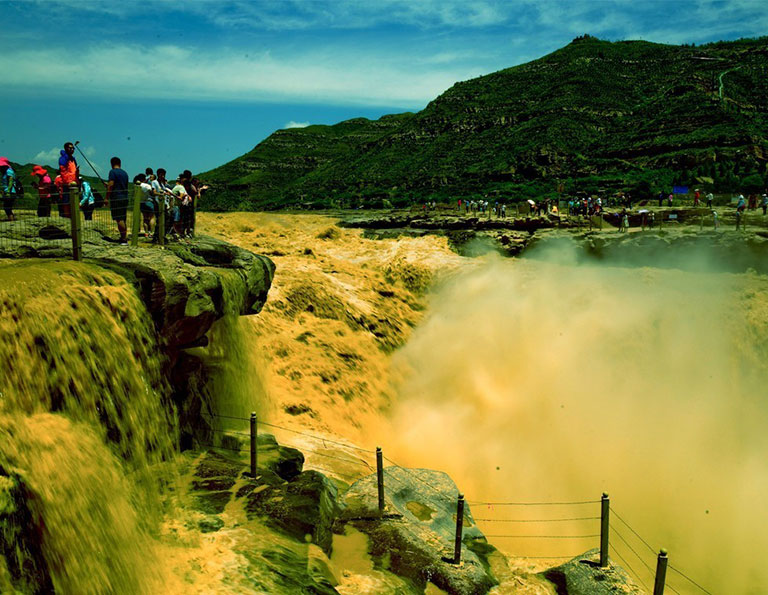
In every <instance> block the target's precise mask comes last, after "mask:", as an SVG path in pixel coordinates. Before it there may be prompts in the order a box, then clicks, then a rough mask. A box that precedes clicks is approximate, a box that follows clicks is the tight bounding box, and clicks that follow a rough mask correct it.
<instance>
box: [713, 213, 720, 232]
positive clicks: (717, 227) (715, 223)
mask: <svg viewBox="0 0 768 595" xmlns="http://www.w3.org/2000/svg"><path fill="white" fill-rule="evenodd" d="M712 220H713V222H714V225H715V231H717V230H718V229H719V228H720V218H719V217H718V215H717V211H712Z"/></svg>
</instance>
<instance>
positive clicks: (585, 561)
mask: <svg viewBox="0 0 768 595" xmlns="http://www.w3.org/2000/svg"><path fill="white" fill-rule="evenodd" d="M541 576H543V577H544V578H546V579H547V580H548V581H550V582H551V583H553V584H554V585H555V588H556V589H557V594H558V595H604V594H605V595H608V594H610V593H627V594H638V595H640V594H642V593H643V592H644V591H643V590H642V589H640V588H639V587H638V586H637V585H635V584H634V583H633V582H632V579H630V577H629V575H628V574H627V573H626V572H625V571H624V569H623V568H621V567H620V566H616V565H615V564H609V565H608V566H606V567H605V568H600V550H597V549H594V550H590V551H588V552H586V553H584V554H582V555H581V556H579V557H577V558H574V559H573V560H570V561H569V562H566V563H565V564H563V565H561V566H558V567H556V568H550V569H549V570H547V571H545V572H542V573H541Z"/></svg>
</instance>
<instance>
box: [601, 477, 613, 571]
mask: <svg viewBox="0 0 768 595" xmlns="http://www.w3.org/2000/svg"><path fill="white" fill-rule="evenodd" d="M610 514H611V499H610V498H609V497H608V494H606V493H605V492H603V497H602V499H601V500H600V567H601V568H605V567H606V566H608V533H609V531H610Z"/></svg>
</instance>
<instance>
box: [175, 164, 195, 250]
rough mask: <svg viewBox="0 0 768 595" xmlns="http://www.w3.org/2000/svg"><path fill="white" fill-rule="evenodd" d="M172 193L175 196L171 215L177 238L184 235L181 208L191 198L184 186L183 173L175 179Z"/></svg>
mask: <svg viewBox="0 0 768 595" xmlns="http://www.w3.org/2000/svg"><path fill="white" fill-rule="evenodd" d="M173 194H174V196H175V197H176V198H175V200H174V205H173V208H172V209H171V211H172V216H173V229H174V231H175V232H176V233H177V234H178V236H179V238H183V237H184V227H183V225H184V224H183V223H182V209H183V207H184V206H185V205H186V204H188V203H189V201H190V200H191V198H190V196H189V194H187V189H186V187H185V186H184V174H180V175H179V177H178V179H177V180H176V185H175V186H174V187H173Z"/></svg>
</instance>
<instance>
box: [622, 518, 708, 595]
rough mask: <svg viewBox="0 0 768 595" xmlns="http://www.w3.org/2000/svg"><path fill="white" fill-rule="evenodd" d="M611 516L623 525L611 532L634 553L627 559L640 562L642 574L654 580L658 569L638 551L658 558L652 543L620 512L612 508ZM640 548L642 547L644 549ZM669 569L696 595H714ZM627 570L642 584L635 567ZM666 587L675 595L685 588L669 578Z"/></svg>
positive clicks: (628, 565) (683, 574) (671, 567)
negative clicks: (702, 594)
mask: <svg viewBox="0 0 768 595" xmlns="http://www.w3.org/2000/svg"><path fill="white" fill-rule="evenodd" d="M611 514H612V515H613V516H615V517H616V518H617V519H618V520H619V521H620V522H621V525H622V527H621V529H620V528H619V527H617V526H615V525H612V526H611V532H612V533H613V534H615V535H616V536H617V537H618V538H619V541H620V542H621V544H622V546H623V547H626V549H627V550H629V551H630V552H631V553H632V557H630V556H627V557H630V558H631V559H636V560H639V561H640V564H641V566H642V568H643V569H644V571H643V572H642V574H644V575H646V576H650V577H651V578H653V577H654V576H655V574H656V573H657V572H658V568H657V570H654V569H653V567H652V566H651V564H649V563H648V561H647V558H648V556H647V554H646V555H645V556H646V557H644V556H643V555H641V553H639V552H638V550H641V551H644V550H647V551H648V552H650V555H651V556H652V557H653V558H654V559H655V558H656V550H655V549H654V548H653V547H652V546H651V545H650V543H648V540H647V539H645V538H644V537H643V536H642V535H640V533H639V532H638V531H636V530H635V529H634V528H633V527H632V526H631V525H630V524H629V523H628V522H627V521H626V520H625V519H624V517H623V516H621V515H620V514H619V513H618V512H616V510H615V509H614V508H613V507H612V508H611ZM625 529H626V530H628V531H629V534H625V533H624V530H625ZM630 535H631V536H630ZM633 540H634V544H633ZM640 546H642V548H641V547H640ZM643 548H644V549H643ZM625 553H626V552H625ZM667 567H668V568H669V569H670V570H672V571H673V572H675V573H676V574H678V575H679V576H680V577H682V578H684V579H685V580H686V581H688V583H689V584H690V586H692V587H694V588H695V590H694V591H693V592H695V593H705V594H707V595H712V593H711V592H710V591H708V590H707V589H706V588H704V587H703V586H702V585H701V584H699V583H697V582H696V581H694V580H693V579H692V578H690V577H689V576H688V575H686V574H685V573H683V572H682V571H681V570H679V569H678V568H675V567H674V566H672V565H671V564H668V565H667ZM627 570H629V571H631V572H632V574H634V575H635V576H636V577H638V579H639V580H640V581H641V583H642V579H640V578H639V577H640V575H641V572H638V571H637V570H636V569H635V567H633V566H632V565H631V564H629V563H627ZM666 587H667V588H669V590H670V591H672V592H673V593H676V594H678V595H679V593H680V589H684V587H683V586H682V585H681V583H680V582H677V583H676V584H672V583H671V582H670V581H669V578H668V577H667V580H666Z"/></svg>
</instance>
